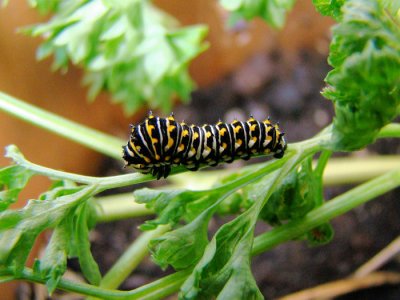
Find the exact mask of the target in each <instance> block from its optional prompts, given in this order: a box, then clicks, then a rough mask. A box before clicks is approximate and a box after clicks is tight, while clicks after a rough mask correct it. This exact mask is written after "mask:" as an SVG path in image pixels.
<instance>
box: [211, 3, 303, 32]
mask: <svg viewBox="0 0 400 300" xmlns="http://www.w3.org/2000/svg"><path fill="white" fill-rule="evenodd" d="M219 3H220V4H221V5H222V6H223V7H224V8H225V9H226V10H228V11H230V12H231V21H230V23H236V21H238V20H240V19H246V20H250V19H253V18H255V17H260V18H262V19H264V20H265V21H266V22H267V23H268V24H270V25H271V26H273V27H276V28H281V27H282V26H283V25H284V23H285V18H286V13H287V12H288V11H289V10H290V9H291V8H292V7H293V5H294V3H295V0H220V1H219Z"/></svg>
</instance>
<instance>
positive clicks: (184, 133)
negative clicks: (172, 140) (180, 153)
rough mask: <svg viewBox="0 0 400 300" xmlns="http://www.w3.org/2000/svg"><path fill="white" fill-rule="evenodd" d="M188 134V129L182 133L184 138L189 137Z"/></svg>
mask: <svg viewBox="0 0 400 300" xmlns="http://www.w3.org/2000/svg"><path fill="white" fill-rule="evenodd" d="M188 134H189V131H188V130H187V129H185V130H184V131H183V132H182V136H183V137H185V136H187V135H188Z"/></svg>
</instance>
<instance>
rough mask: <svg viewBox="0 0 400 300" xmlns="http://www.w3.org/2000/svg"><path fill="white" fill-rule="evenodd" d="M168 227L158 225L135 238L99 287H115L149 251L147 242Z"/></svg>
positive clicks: (168, 227)
mask: <svg viewBox="0 0 400 300" xmlns="http://www.w3.org/2000/svg"><path fill="white" fill-rule="evenodd" d="M169 229H170V226H169V225H164V226H158V227H157V229H155V230H152V231H148V232H145V233H143V234H142V235H141V236H140V237H139V238H137V239H136V240H135V242H134V243H132V245H131V246H130V247H129V248H128V249H127V250H125V252H124V254H123V255H122V256H121V257H120V258H119V259H118V261H117V262H116V263H115V264H114V265H113V267H112V268H111V269H110V270H109V271H108V272H107V274H106V275H105V276H104V277H103V279H102V280H101V282H100V287H102V288H108V289H114V288H117V287H118V286H119V285H120V284H121V283H122V282H123V281H124V280H125V279H126V278H127V277H128V276H129V274H131V273H132V271H133V270H134V269H135V268H136V267H137V265H138V264H139V263H140V262H141V261H142V260H143V259H144V258H145V256H146V255H147V254H148V253H149V250H148V244H149V242H150V240H152V239H154V238H156V237H159V236H161V235H162V234H163V233H165V232H167V231H168V230H169Z"/></svg>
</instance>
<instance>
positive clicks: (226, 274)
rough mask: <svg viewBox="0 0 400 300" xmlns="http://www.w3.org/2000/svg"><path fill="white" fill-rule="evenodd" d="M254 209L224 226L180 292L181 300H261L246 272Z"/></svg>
mask: <svg viewBox="0 0 400 300" xmlns="http://www.w3.org/2000/svg"><path fill="white" fill-rule="evenodd" d="M255 211H256V210H254V209H249V210H247V211H246V212H245V213H243V214H241V215H240V216H239V217H237V218H236V219H235V220H233V221H231V222H229V223H226V224H224V225H223V226H222V227H221V228H220V229H219V230H218V231H217V233H216V234H215V235H214V237H213V239H212V240H211V242H210V243H209V244H208V246H207V248H206V249H205V251H204V255H203V257H202V259H201V260H200V261H199V263H198V264H197V265H196V267H195V268H194V270H193V272H192V274H191V275H190V276H189V277H188V279H187V280H186V282H185V283H184V285H183V286H182V289H181V299H210V298H213V297H216V296H218V297H219V298H220V299H262V295H261V293H260V291H259V289H258V287H257V285H256V283H255V280H254V278H253V276H252V274H251V271H250V253H251V245H252V241H253V234H254V232H253V230H254V224H255V222H254V219H255V217H256V216H255Z"/></svg>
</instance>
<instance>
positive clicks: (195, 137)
mask: <svg viewBox="0 0 400 300" xmlns="http://www.w3.org/2000/svg"><path fill="white" fill-rule="evenodd" d="M198 138H199V134H198V133H197V132H195V133H194V135H193V140H196V139H198Z"/></svg>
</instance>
